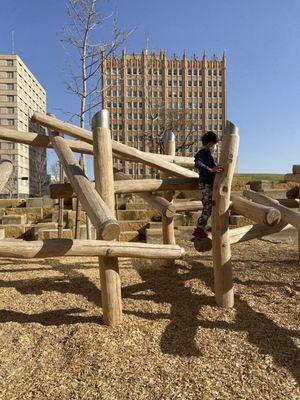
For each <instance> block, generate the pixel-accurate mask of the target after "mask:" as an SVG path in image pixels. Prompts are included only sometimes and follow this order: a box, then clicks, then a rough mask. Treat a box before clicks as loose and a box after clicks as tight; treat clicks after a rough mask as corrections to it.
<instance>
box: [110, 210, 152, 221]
mask: <svg viewBox="0 0 300 400" xmlns="http://www.w3.org/2000/svg"><path fill="white" fill-rule="evenodd" d="M153 217H159V213H158V212H157V211H155V210H153V209H147V210H118V211H117V219H118V220H119V221H128V220H129V221H132V220H148V221H150V220H151V218H153Z"/></svg>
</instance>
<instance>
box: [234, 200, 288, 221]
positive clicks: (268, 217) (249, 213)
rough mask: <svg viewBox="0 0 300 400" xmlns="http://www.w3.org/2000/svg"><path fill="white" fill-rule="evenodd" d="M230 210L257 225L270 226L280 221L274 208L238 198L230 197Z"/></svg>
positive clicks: (278, 213) (279, 216)
mask: <svg viewBox="0 0 300 400" xmlns="http://www.w3.org/2000/svg"><path fill="white" fill-rule="evenodd" d="M230 209H231V210H232V211H234V212H235V213H236V214H239V215H243V216H244V217H246V218H249V219H251V220H252V221H254V222H257V223H259V224H265V225H269V226H272V225H276V224H278V223H279V222H280V220H281V214H280V211H279V210H277V209H276V208H274V207H268V206H264V205H262V204H257V203H254V202H252V201H249V200H247V199H245V198H243V197H240V196H232V198H231V206H230Z"/></svg>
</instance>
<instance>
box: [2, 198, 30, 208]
mask: <svg viewBox="0 0 300 400" xmlns="http://www.w3.org/2000/svg"><path fill="white" fill-rule="evenodd" d="M12 207H25V200H24V199H0V208H12Z"/></svg>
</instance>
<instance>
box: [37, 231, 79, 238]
mask: <svg viewBox="0 0 300 400" xmlns="http://www.w3.org/2000/svg"><path fill="white" fill-rule="evenodd" d="M57 238H58V231H57V229H45V230H40V231H38V233H37V240H45V239H57ZM63 238H64V239H72V238H73V234H72V229H64V230H63Z"/></svg>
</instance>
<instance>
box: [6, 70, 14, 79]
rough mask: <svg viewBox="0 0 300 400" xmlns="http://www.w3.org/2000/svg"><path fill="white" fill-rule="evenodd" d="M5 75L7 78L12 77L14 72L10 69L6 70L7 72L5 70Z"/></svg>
mask: <svg viewBox="0 0 300 400" xmlns="http://www.w3.org/2000/svg"><path fill="white" fill-rule="evenodd" d="M6 77H7V78H8V79H12V78H13V77H14V73H13V72H12V71H7V72H6Z"/></svg>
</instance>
